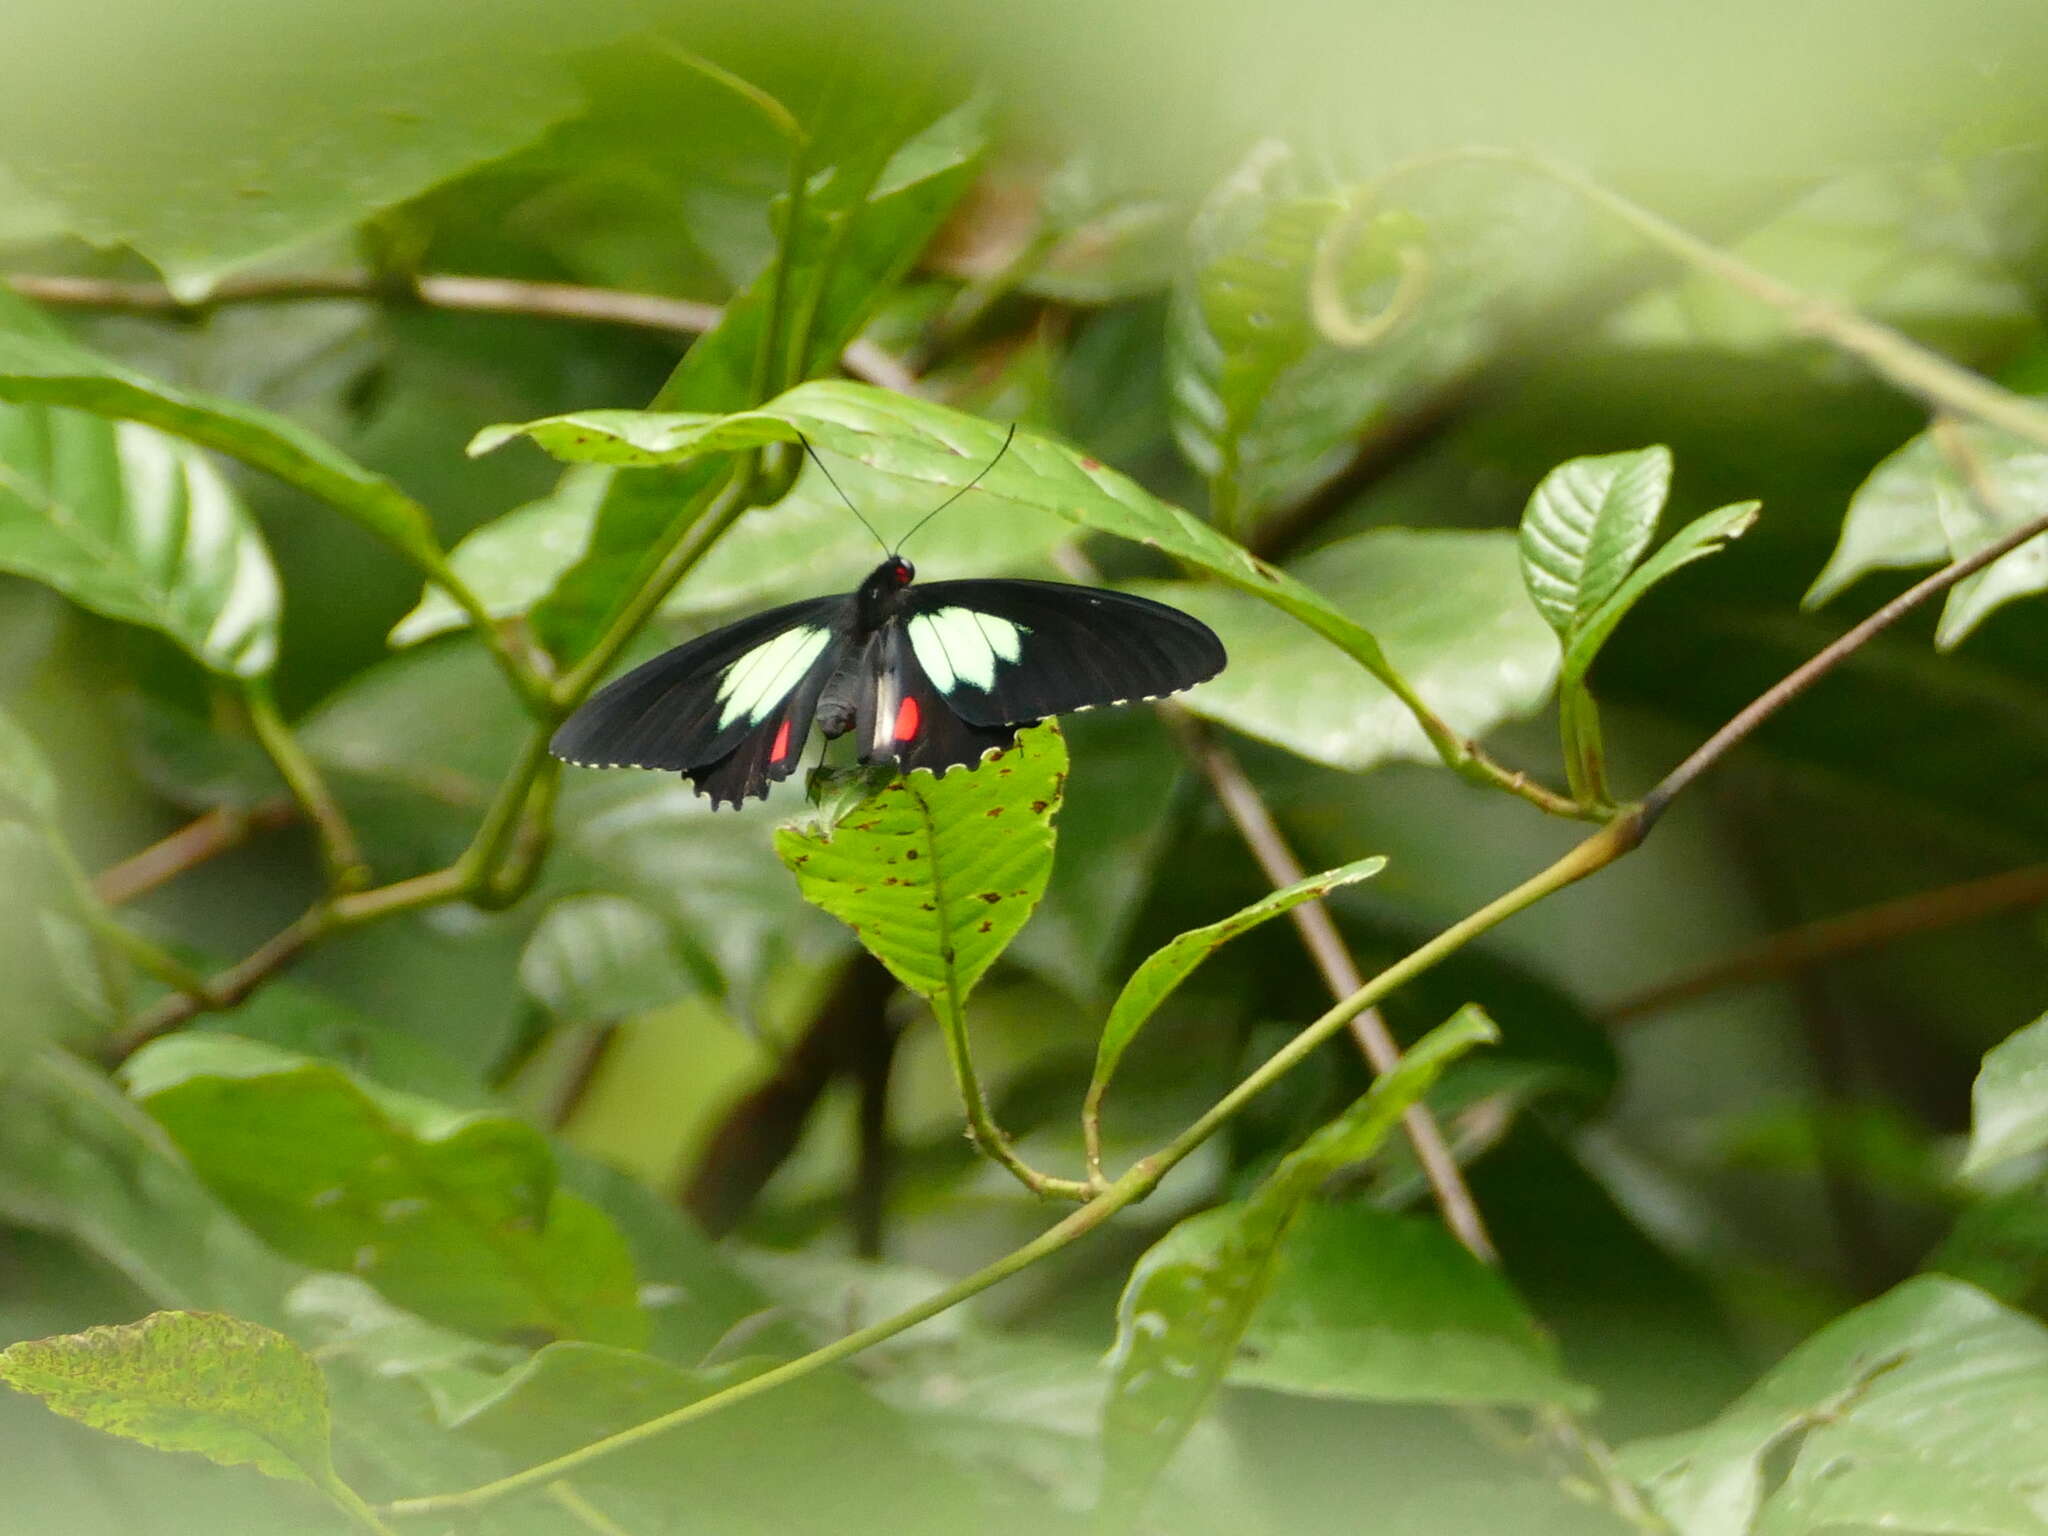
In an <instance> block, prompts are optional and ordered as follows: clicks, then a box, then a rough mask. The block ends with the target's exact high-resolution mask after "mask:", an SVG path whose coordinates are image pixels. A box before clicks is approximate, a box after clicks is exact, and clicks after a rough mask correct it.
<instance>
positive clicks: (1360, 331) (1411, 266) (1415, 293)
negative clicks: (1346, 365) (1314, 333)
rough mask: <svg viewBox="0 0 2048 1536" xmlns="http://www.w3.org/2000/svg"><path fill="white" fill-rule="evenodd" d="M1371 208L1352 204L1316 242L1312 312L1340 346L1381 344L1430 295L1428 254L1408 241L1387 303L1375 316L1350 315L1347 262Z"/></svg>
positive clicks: (1367, 201)
mask: <svg viewBox="0 0 2048 1536" xmlns="http://www.w3.org/2000/svg"><path fill="white" fill-rule="evenodd" d="M1371 207H1372V199H1371V198H1370V197H1364V196H1361V197H1354V198H1352V199H1351V200H1350V202H1349V204H1348V206H1346V208H1345V209H1344V211H1343V212H1342V213H1340V214H1338V215H1337V217H1336V218H1334V219H1332V220H1331V221H1330V225H1329V227H1328V228H1327V229H1325V230H1324V231H1323V236H1322V238H1321V239H1320V240H1318V241H1317V242H1316V259H1315V265H1314V266H1313V267H1312V268H1311V269H1310V272H1309V279H1308V306H1309V314H1310V315H1311V316H1312V317H1313V318H1314V320H1315V324H1316V329H1317V330H1318V331H1320V332H1321V333H1322V335H1323V338H1324V339H1325V340H1326V341H1328V342H1330V343H1331V344H1332V345H1335V346H1339V347H1350V348H1353V349H1359V348H1364V347H1371V346H1377V345H1378V344H1379V343H1380V342H1382V341H1384V340H1386V338H1387V337H1388V336H1390V335H1392V334H1393V333H1394V331H1395V330H1397V329H1398V328H1399V327H1400V326H1401V325H1402V324H1403V323H1404V322H1406V321H1407V319H1408V318H1409V316H1411V315H1413V314H1414V313H1415V311H1416V309H1417V308H1418V307H1419V306H1420V305H1421V303H1422V297H1423V295H1424V294H1426V293H1427V292H1428V291H1429V279H1430V261H1429V252H1428V251H1427V250H1426V249H1425V248H1424V247H1423V246H1422V245H1421V244H1420V243H1419V242H1417V241H1414V240H1404V241H1403V242H1402V243H1401V246H1400V248H1399V249H1398V251H1397V252H1396V259H1397V260H1398V261H1399V262H1400V268H1401V269H1400V271H1399V273H1397V274H1396V276H1395V278H1394V291H1393V293H1392V294H1391V295H1389V296H1388V299H1387V302H1386V303H1385V304H1383V305H1381V306H1380V308H1379V309H1378V310H1377V311H1375V312H1374V313H1372V314H1370V315H1366V316H1363V317H1360V316H1357V315H1354V314H1352V313H1351V310H1350V309H1349V307H1348V306H1347V305H1346V304H1345V301H1344V264H1345V263H1346V261H1348V260H1349V259H1350V256H1351V249H1352V246H1353V245H1354V244H1355V243H1356V241H1357V239H1358V237H1359V233H1360V230H1361V229H1362V228H1365V227H1368V226H1369V221H1368V219H1367V217H1366V215H1367V213H1368V212H1369V211H1370V209H1371Z"/></svg>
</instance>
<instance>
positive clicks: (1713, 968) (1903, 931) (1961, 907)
mask: <svg viewBox="0 0 2048 1536" xmlns="http://www.w3.org/2000/svg"><path fill="white" fill-rule="evenodd" d="M2043 902H2048V864H2030V865H2027V866H2026V867H2025V868H2023V869H2010V870H2007V871H2006V872H2005V873H2003V874H1998V875H1988V876H1986V877H1985V878H1983V879H1981V880H1966V881H1964V882H1962V883H1961V884H1959V885H1948V886H1943V887H1941V888H1940V889H1938V890H1932V891H1918V892H1915V893H1914V894H1913V895H1911V896H1901V897H1899V898H1897V899H1896V900H1893V901H1886V902H1880V903H1878V904H1877V905H1875V906H1870V907H1863V908H1860V909H1858V910H1857V911H1854V912H1845V913H1842V914H1841V915H1840V916H1838V917H1826V918H1821V919H1820V920H1818V921H1816V922H1811V923H1804V924H1801V925H1800V926H1798V927H1796V928H1788V929H1786V930H1785V931H1784V932H1782V933H1774V934H1772V935H1770V936H1769V937H1767V938H1763V939H1759V940H1758V941H1757V942H1756V943H1754V944H1749V945H1745V946H1744V947H1742V948H1741V949H1738V950H1735V951H1733V952H1732V953H1730V954H1726V955H1723V956H1722V957H1721V958H1720V959H1718V960H1713V961H1709V962H1708V963H1707V964H1705V965H1702V966H1700V967H1699V968H1698V969H1696V970H1691V971H1684V972H1681V973H1680V974H1679V975H1677V976H1673V977H1671V978H1670V979H1669V980H1666V981H1660V982H1658V983H1657V984H1656V985H1655V986H1653V987H1646V988H1644V989H1643V990H1642V991H1640V992H1636V993H1633V994H1632V995H1630V996H1628V997H1624V998H1623V999H1621V1001H1620V1002H1618V1003H1615V1004H1613V1005H1611V1006H1610V1007H1609V1008H1607V1009H1606V1018H1607V1021H1608V1022H1609V1023H1610V1024H1634V1023H1637V1022H1638V1021H1640V1020H1642V1019H1644V1018H1647V1017H1648V1016H1649V1015H1651V1014H1653V1013H1661V1012H1663V1011H1664V1010H1665V1009H1667V1008H1673V1007H1676V1006H1677V1005H1678V1004H1680V1003H1686V1002H1691V1001H1692V1000H1693V999H1694V998H1696V997H1705V996H1707V995H1708V994H1709V993H1713V992H1718V991H1720V990H1722V989H1723V988H1725V987H1737V986H1741V985H1743V984H1744V983H1745V982H1753V981H1767V980H1770V979H1772V978H1774V977H1778V976H1783V975H1785V974H1787V973H1788V972H1793V971H1798V970H1803V969H1804V968H1806V967H1808V966H1811V965H1816V964H1818V963H1820V962H1821V961H1823V960H1833V959H1836V958H1837V957H1839V956H1842V955H1848V954H1854V953H1855V952H1856V951H1858V950H1862V949H1874V948H1876V947H1877V946H1878V945H1881V944H1889V943H1891V942H1893V941H1894V940H1896V939H1903V938H1910V937H1912V936H1913V935H1915V934H1921V933H1936V932H1939V931H1940V930H1942V929H1944V928H1954V927H1958V926H1960V925H1961V924H1964V923H1973V922H1976V921H1978V920H1979V919H1980V918H1986V917H1992V916H1996V915H1997V914H1998V913H2001V912H2011V911H2015V910H2019V909H2023V908H2026V907H2034V906H2039V905H2041V904H2042V903H2043Z"/></svg>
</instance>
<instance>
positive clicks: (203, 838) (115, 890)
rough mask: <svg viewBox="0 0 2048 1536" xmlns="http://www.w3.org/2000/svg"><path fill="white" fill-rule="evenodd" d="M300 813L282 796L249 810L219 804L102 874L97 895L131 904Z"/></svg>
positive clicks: (111, 901) (113, 903)
mask: <svg viewBox="0 0 2048 1536" xmlns="http://www.w3.org/2000/svg"><path fill="white" fill-rule="evenodd" d="M298 815H299V812H298V807H296V806H295V805H293V804H292V802H291V801H290V800H288V799H285V798H284V797H282V796H280V797H279V798H277V799H275V800H265V801H262V802H261V803H259V804H257V805H254V806H251V807H249V808H248V809H247V810H244V809H242V808H241V807H239V806H229V805H217V806H215V807H214V808H213V809H212V810H210V811H205V812H202V813H201V814H200V815H199V817H198V818H197V819H195V820H193V821H189V822H187V823H186V824H185V825H184V826H182V827H180V828H179V829H178V830H177V831H175V832H173V833H172V834H171V835H170V836H169V837H166V838H164V839H162V840H161V841H159V842H155V843H152V844H150V845H149V847H147V848H145V849H143V850H142V852H140V853H137V854H132V855H130V856H129V857H128V858H125V859H123V860H121V862H120V863H118V864H113V865H110V866H108V867H107V868H106V869H104V870H101V871H100V873H99V874H98V875H97V876H95V877H94V879H93V882H92V889H93V894H94V895H95V896H97V897H99V899H100V900H101V901H102V902H103V903H105V904H106V905H107V906H110V907H118V906H122V905H125V904H126V903H128V902H131V901H134V900H136V899H137V898H138V897H141V896H146V895H148V894H149V893H150V892H151V891H153V890H155V889H156V888H157V887H158V886H160V885H165V884H168V883H169V882H170V881H172V880H175V879H177V878H178V876H180V875H182V874H184V873H185V872H186V871H187V870H190V869H197V868H198V867H199V866H200V865H201V864H204V863H206V862H207V861H208V860H210V859H217V858H219V857H220V856H221V855H222V854H224V853H226V852H228V851H229V850H231V849H234V848H239V847H240V846H241V845H242V844H243V843H245V842H247V841H248V840H249V839H250V838H251V837H253V836H254V835H255V834H257V833H258V832H275V831H277V830H278V829H280V828H283V827H288V826H290V825H291V824H292V823H293V822H294V821H296V820H297V819H298Z"/></svg>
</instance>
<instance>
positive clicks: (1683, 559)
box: [1562, 501, 1762, 684]
mask: <svg viewBox="0 0 2048 1536" xmlns="http://www.w3.org/2000/svg"><path fill="white" fill-rule="evenodd" d="M1761 505H1762V503H1761V502H1755V501H1739V502H1735V503H1734V504H1732V505H1730V506H1726V507H1722V508H1720V509H1719V510H1718V511H1714V512H1708V513H1705V514H1703V515H1702V516H1700V517H1696V518H1694V519H1693V520H1692V521H1691V522H1689V523H1687V524H1686V525H1685V526H1684V527H1683V528H1681V529H1679V530H1678V532H1676V533H1674V534H1673V535H1671V537H1670V538H1668V539H1666V540H1665V541H1664V543H1663V544H1662V545H1661V546H1659V548H1658V550H1657V552H1656V553H1655V554H1653V555H1651V556H1650V558H1649V559H1647V560H1645V561H1644V562H1643V563H1642V564H1641V565H1639V566H1637V567H1636V568H1635V569H1634V570H1633V571H1631V572H1630V573H1629V574H1628V577H1627V579H1626V580H1624V581H1623V582H1622V583H1621V585H1620V586H1618V587H1616V588H1615V589H1614V591H1613V592H1612V593H1611V594H1609V596H1608V597H1607V599H1606V601H1605V602H1603V603H1601V605H1600V606H1599V607H1598V608H1597V609H1595V610H1594V611H1593V612H1592V613H1591V614H1590V615H1588V616H1587V617H1586V619H1585V620H1584V622H1583V623H1581V624H1580V626H1579V627H1578V628H1577V629H1576V630H1575V631H1574V632H1573V633H1572V635H1571V637H1570V638H1569V639H1568V640H1566V642H1565V651H1564V671H1563V674H1562V679H1563V681H1564V682H1565V683H1571V684H1576V683H1578V682H1580V681H1581V680H1583V679H1584V677H1585V675H1586V673H1587V672H1588V671H1589V670H1590V669H1591V667H1592V665H1593V658H1594V657H1595V656H1597V655H1598V654H1599V652H1600V647H1601V646H1603V645H1605V644H1606V643H1607V637H1608V636H1609V635H1611V634H1613V633H1614V628H1615V626H1616V625H1617V624H1619V623H1620V622H1621V621H1622V619H1623V618H1624V617H1625V616H1626V615H1627V613H1628V611H1629V609H1631V608H1633V607H1634V606H1635V605H1636V604H1637V603H1638V602H1640V601H1641V600H1642V597H1643V594H1644V593H1646V592H1648V591H1649V590H1650V588H1652V587H1654V586H1656V585H1657V583H1658V582H1660V581H1662V580H1664V578H1665V577H1667V576H1669V575H1671V574H1672V573H1673V572H1674V571H1678V570H1681V569H1683V568H1684V567H1685V566H1688V565H1691V564H1692V563H1693V562H1694V561H1695V560H1704V559H1706V558H1707V556H1709V555H1713V554H1719V553H1720V552H1721V551H1722V550H1723V549H1725V548H1727V546H1728V542H1729V540H1731V539H1739V538H1741V537H1742V536H1743V535H1744V534H1745V533H1747V532H1749V530H1750V529H1751V528H1752V527H1753V526H1754V525H1755V523H1756V518H1757V510H1758V508H1759V507H1760V506H1761Z"/></svg>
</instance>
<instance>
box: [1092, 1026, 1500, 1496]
mask: <svg viewBox="0 0 2048 1536" xmlns="http://www.w3.org/2000/svg"><path fill="white" fill-rule="evenodd" d="M1496 1037H1497V1032H1496V1031H1495V1029H1494V1028H1493V1025H1492V1024H1491V1022H1490V1021H1488V1020H1487V1018H1486V1017H1485V1015H1483V1014H1481V1013H1480V1012H1479V1011H1478V1010H1477V1009H1466V1010H1464V1011H1462V1012H1460V1013H1459V1014H1458V1015H1457V1016H1456V1017H1455V1018H1453V1019H1450V1020H1449V1021H1447V1022H1446V1023H1444V1024H1442V1025H1440V1026H1439V1027H1438V1028H1436V1029H1434V1030H1432V1031H1430V1033H1429V1034H1427V1035H1425V1036H1424V1037H1423V1038H1422V1039H1421V1040H1419V1041H1417V1042H1416V1044H1415V1045H1414V1046H1413V1047H1412V1048H1411V1049H1410V1050H1409V1051H1408V1052H1407V1054H1406V1055H1404V1056H1403V1057H1402V1059H1401V1063H1400V1065H1399V1066H1397V1067H1396V1068H1395V1069H1394V1070H1393V1071H1392V1072H1389V1073H1387V1074H1385V1075H1384V1076H1382V1077H1381V1078H1379V1079H1378V1080H1377V1081H1376V1082H1374V1084H1373V1085H1372V1087H1371V1089H1369V1090H1368V1091H1367V1092H1366V1094H1365V1095H1364V1096H1363V1097H1362V1098H1360V1099H1359V1100H1358V1101H1357V1102H1356V1103H1355V1104H1353V1105H1352V1106H1351V1108H1349V1109H1347V1110H1346V1111H1345V1112H1344V1113H1343V1114H1342V1115H1340V1116H1339V1117H1338V1118H1337V1119H1335V1120H1333V1121H1331V1122H1330V1123H1329V1124H1328V1125H1326V1126H1324V1127H1323V1128H1322V1129H1321V1130H1319V1131H1317V1132H1316V1133H1315V1135H1313V1136H1311V1137H1310V1138H1309V1140H1308V1141H1307V1142H1306V1143H1304V1144H1303V1145H1302V1146H1301V1147H1299V1148H1298V1149H1296V1150H1295V1151H1294V1152H1292V1153H1290V1154H1289V1155H1288V1156H1287V1157H1286V1158H1285V1159H1283V1160H1282V1161H1281V1163H1280V1165H1279V1167H1278V1168H1276V1169H1275V1170H1274V1171H1273V1173H1272V1174H1271V1175H1269V1176H1268V1177H1267V1179H1266V1180H1265V1182H1264V1183H1262V1184H1261V1185H1260V1186H1259V1187H1258V1188H1257V1189H1256V1190H1255V1191H1253V1193H1252V1194H1251V1196H1250V1197H1249V1198H1247V1199H1245V1200H1242V1201H1239V1202H1237V1203H1236V1204H1233V1205H1227V1206H1222V1207H1219V1208H1218V1209H1216V1210H1212V1211H1204V1212H1203V1213H1202V1214H1201V1215H1199V1216H1195V1217H1191V1218H1190V1219H1189V1220H1187V1221H1184V1222H1182V1223H1181V1224H1180V1225H1179V1226H1177V1227H1175V1228H1174V1229H1173V1230H1172V1231H1171V1232H1169V1233H1168V1234H1167V1236H1166V1237H1165V1238H1164V1239H1163V1240H1161V1241H1160V1242H1159V1243H1158V1244H1157V1245H1155V1246H1154V1247H1153V1248H1152V1249H1151V1250H1150V1251H1149V1252H1148V1253H1147V1254H1146V1255H1145V1256H1144V1257H1143V1258H1142V1259H1140V1260H1139V1261H1138V1263H1137V1264H1136V1266H1135V1267H1134V1268H1133V1269H1132V1270H1131V1277H1130V1280H1129V1281H1128V1282H1127V1283H1126V1284H1125V1286H1124V1293H1123V1298H1122V1300H1121V1301H1120V1302H1119V1303H1118V1305H1117V1333H1116V1343H1115V1345H1114V1346H1113V1347H1112V1348H1111V1350H1110V1356H1109V1366H1110V1373H1111V1376H1112V1378H1113V1381H1114V1384H1113V1386H1112V1388H1111V1392H1110V1396H1109V1400H1108V1402H1107V1404H1106V1405H1105V1408H1104V1411H1103V1426H1102V1432H1103V1454H1104V1460H1105V1463H1106V1469H1105V1476H1104V1480H1103V1492H1102V1501H1101V1506H1100V1508H1101V1512H1102V1516H1103V1524H1104V1526H1105V1528H1107V1529H1121V1528H1123V1527H1126V1526H1129V1525H1131V1524H1133V1523H1134V1522H1135V1521H1136V1520H1137V1518H1138V1516H1139V1515H1140V1514H1142V1512H1143V1510H1144V1507H1145V1503H1146V1500H1147V1498H1148V1496H1149V1495H1150V1492H1151V1489H1152V1485H1153V1483H1154V1482H1155V1481H1156V1480H1157V1479H1158V1477H1159V1474H1160V1473H1161V1472H1162V1471H1163V1470H1164V1468H1165V1466H1166V1463H1167V1462H1168V1460H1169V1459H1170V1458H1171V1457H1172V1455H1173V1453H1174V1451H1175V1450H1176V1449H1177V1448H1178V1447H1179V1445H1180V1443H1181V1441H1182V1440H1184V1439H1185V1438H1186V1437H1187V1433H1188V1431H1189V1430H1190V1429H1191V1428H1192V1427H1193V1426H1194V1424H1195V1422H1196V1421H1197V1420H1198V1419H1199V1418H1200V1417H1201V1416H1202V1414H1203V1413H1204V1412H1205V1411H1206V1410H1207V1408H1208V1406H1209V1402H1210V1400H1211V1399H1212V1398H1213V1397H1214V1396H1215V1395H1216V1391H1217V1389H1218V1387H1219V1386H1220V1385H1221V1384H1222V1382H1223V1379H1224V1376H1225V1374H1226V1373H1227V1372H1228V1371H1229V1369H1230V1366H1231V1362H1232V1361H1233V1360H1234V1359H1235V1358H1236V1355H1237V1351H1238V1347H1239V1345H1240V1343H1241V1342H1242V1340H1243V1338H1244V1335H1245V1331H1246V1329H1247V1328H1249V1327H1250V1326H1251V1321H1252V1317H1253V1314H1254V1313H1255V1312H1256V1311H1257V1309H1258V1306H1259V1303H1260V1302H1261V1300H1262V1299H1263V1298H1264V1296H1265V1294H1266V1291H1267V1288H1268V1286H1269V1285H1270V1284H1271V1280H1272V1274H1273V1268H1274V1263H1275V1260H1276V1257H1277V1255H1278V1252H1279V1249H1280V1244H1281V1242H1282V1241H1283V1240H1284V1239H1285V1237H1286V1236H1287V1232H1288V1229H1289V1227H1290V1226H1291V1225H1292V1224H1293V1221H1294V1218H1295V1216H1296V1214H1297V1212H1298V1211H1299V1210H1300V1208H1301V1205H1302V1203H1303V1201H1305V1200H1306V1199H1307V1198H1308V1197H1309V1196H1310V1195H1311V1194H1313V1193H1314V1192H1315V1190H1316V1188H1317V1186H1318V1185H1320V1184H1321V1183H1322V1182H1323V1181H1324V1180H1325V1179H1327V1178H1328V1177H1329V1176H1330V1175H1331V1174H1332V1173H1333V1172H1335V1171H1336V1170H1337V1169H1339V1168H1342V1167H1344V1166H1346V1165H1347V1164H1350V1163H1354V1162H1358V1161H1360V1160H1361V1159H1363V1158H1365V1157H1368V1156H1370V1155H1371V1153H1372V1152H1373V1150H1374V1149H1375V1148H1376V1147H1377V1146H1378V1145H1379V1144H1380V1142H1381V1141H1382V1140H1384V1139H1385V1138H1386V1136H1387V1135H1388V1134H1389V1133H1390V1132H1391V1131H1392V1130H1393V1129H1394V1128H1395V1126H1397V1125H1398V1124H1399V1123H1400V1119H1401V1116H1402V1115H1403V1114H1404V1113H1406V1111H1407V1109H1408V1106H1409V1105H1411V1104H1413V1103H1414V1102H1415V1101H1416V1100H1417V1099H1418V1098H1420V1097H1421V1096H1422V1095H1423V1094H1424V1093H1425V1092H1427V1091H1428V1089H1429V1085H1430V1084H1431V1083H1433V1082H1434V1081H1436V1078H1437V1076H1438V1075H1439V1074H1440V1073H1441V1072H1442V1071H1443V1069H1444V1068H1445V1067H1446V1066H1448V1065H1449V1064H1450V1063H1451V1062H1452V1061H1454V1060H1456V1059H1457V1058H1458V1057H1459V1056H1461V1055H1463V1054H1464V1053H1465V1052H1466V1051H1468V1050H1470V1049H1471V1048H1472V1047H1473V1046H1475V1045H1478V1044H1480V1043H1481V1042H1483V1041H1486V1040H1491V1039H1494V1038H1496Z"/></svg>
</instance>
